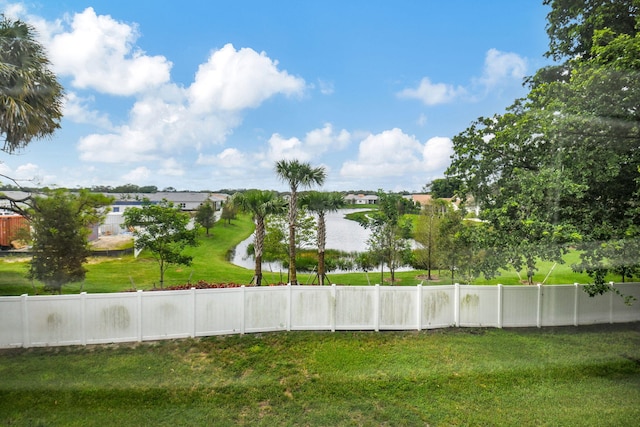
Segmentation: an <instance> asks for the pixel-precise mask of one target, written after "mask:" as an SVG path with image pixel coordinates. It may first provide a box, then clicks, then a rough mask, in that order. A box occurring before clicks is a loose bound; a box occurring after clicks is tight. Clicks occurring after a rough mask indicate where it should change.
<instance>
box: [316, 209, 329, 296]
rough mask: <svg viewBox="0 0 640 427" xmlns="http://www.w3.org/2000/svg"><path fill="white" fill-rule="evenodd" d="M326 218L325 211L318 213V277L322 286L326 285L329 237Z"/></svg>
mask: <svg viewBox="0 0 640 427" xmlns="http://www.w3.org/2000/svg"><path fill="white" fill-rule="evenodd" d="M326 228H327V227H326V224H325V220H324V213H322V212H320V213H318V277H319V278H320V286H324V278H325V275H326V274H325V268H324V252H325V245H326V239H327V230H326Z"/></svg>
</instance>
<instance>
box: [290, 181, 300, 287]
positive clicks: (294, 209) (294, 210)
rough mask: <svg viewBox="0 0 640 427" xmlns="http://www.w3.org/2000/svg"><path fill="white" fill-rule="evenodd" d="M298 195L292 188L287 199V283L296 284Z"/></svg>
mask: <svg viewBox="0 0 640 427" xmlns="http://www.w3.org/2000/svg"><path fill="white" fill-rule="evenodd" d="M297 199H298V195H297V193H296V191H295V189H294V188H292V191H291V199H290V200H289V283H291V284H292V285H294V286H295V285H297V284H298V278H297V276H296V221H297V219H298V204H297Z"/></svg>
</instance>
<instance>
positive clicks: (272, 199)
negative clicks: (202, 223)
mask: <svg viewBox="0 0 640 427" xmlns="http://www.w3.org/2000/svg"><path fill="white" fill-rule="evenodd" d="M230 202H231V203H230V204H232V205H233V206H236V207H238V208H240V209H241V210H242V211H243V212H247V213H250V214H251V215H252V216H253V222H254V223H255V225H256V231H255V237H254V239H253V246H254V258H255V272H254V275H253V279H252V280H251V282H252V283H255V285H256V286H260V285H261V284H262V255H263V250H264V237H265V218H266V217H267V216H268V215H272V214H278V213H281V212H284V209H285V202H284V201H283V200H282V199H280V198H279V197H278V195H277V193H276V192H274V191H263V190H248V191H246V192H244V193H236V194H234V195H233V196H232V198H231V201H230Z"/></svg>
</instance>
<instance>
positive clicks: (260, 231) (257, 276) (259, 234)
mask: <svg viewBox="0 0 640 427" xmlns="http://www.w3.org/2000/svg"><path fill="white" fill-rule="evenodd" d="M253 246H254V247H253V249H254V254H253V255H254V258H255V261H256V263H255V270H254V276H253V278H254V282H255V284H256V286H261V285H262V251H263V250H264V220H263V219H261V218H257V219H256V238H255V242H254V245H253Z"/></svg>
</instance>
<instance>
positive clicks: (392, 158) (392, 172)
mask: <svg viewBox="0 0 640 427" xmlns="http://www.w3.org/2000/svg"><path fill="white" fill-rule="evenodd" d="M451 147H452V145H451V140H450V139H449V138H442V137H436V138H431V139H430V140H429V141H427V142H426V143H425V144H422V143H421V142H420V141H418V140H417V139H416V138H415V137H414V136H411V135H407V134H405V133H404V132H402V130H400V129H398V128H395V129H391V130H386V131H384V132H382V133H379V134H375V135H369V136H368V137H367V138H365V139H364V140H363V141H362V142H360V147H359V152H358V158H357V160H355V161H347V162H345V163H344V164H343V165H342V169H341V170H340V175H341V176H342V177H350V178H358V179H360V180H367V179H374V178H380V177H388V176H403V175H416V176H418V177H421V176H425V175H429V174H434V173H435V174H437V173H441V172H442V171H443V169H444V168H446V167H447V166H448V165H449V156H450V155H451V152H452V148H451Z"/></svg>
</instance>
